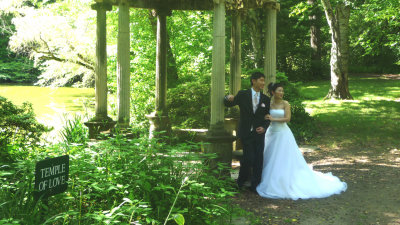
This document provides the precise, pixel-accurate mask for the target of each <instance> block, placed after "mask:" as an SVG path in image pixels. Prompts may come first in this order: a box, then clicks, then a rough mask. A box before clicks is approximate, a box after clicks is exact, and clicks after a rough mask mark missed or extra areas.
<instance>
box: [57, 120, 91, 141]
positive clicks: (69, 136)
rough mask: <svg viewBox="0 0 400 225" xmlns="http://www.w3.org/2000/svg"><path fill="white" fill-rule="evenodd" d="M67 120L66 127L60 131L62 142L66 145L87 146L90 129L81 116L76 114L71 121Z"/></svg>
mask: <svg viewBox="0 0 400 225" xmlns="http://www.w3.org/2000/svg"><path fill="white" fill-rule="evenodd" d="M64 118H65V125H64V126H63V128H62V129H61V131H60V135H61V138H62V140H63V141H64V142H65V143H66V144H72V143H79V144H85V143H86V141H87V138H88V132H89V131H88V128H87V127H86V126H85V124H84V123H83V119H82V117H81V116H80V115H77V114H75V115H74V116H73V117H72V118H71V119H68V118H67V116H64Z"/></svg>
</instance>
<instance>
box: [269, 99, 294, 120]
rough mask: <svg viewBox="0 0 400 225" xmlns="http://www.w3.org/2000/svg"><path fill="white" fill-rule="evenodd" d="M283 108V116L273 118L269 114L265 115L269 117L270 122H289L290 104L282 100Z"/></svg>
mask: <svg viewBox="0 0 400 225" xmlns="http://www.w3.org/2000/svg"><path fill="white" fill-rule="evenodd" d="M284 107H285V108H284V109H285V116H284V117H283V118H273V117H272V116H271V115H267V116H266V119H269V120H270V121H271V122H290V118H291V116H292V115H291V112H290V104H289V102H287V101H284Z"/></svg>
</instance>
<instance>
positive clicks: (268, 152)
mask: <svg viewBox="0 0 400 225" xmlns="http://www.w3.org/2000/svg"><path fill="white" fill-rule="evenodd" d="M268 90H269V92H270V94H271V95H272V96H273V97H272V100H271V107H270V114H269V115H266V117H265V118H266V119H268V120H270V121H271V124H270V126H269V128H268V130H267V132H266V134H265V146H264V162H263V171H262V178H261V183H260V184H259V185H258V186H257V189H256V190H257V192H258V194H259V195H260V196H262V197H265V198H287V199H293V200H297V199H299V198H301V199H308V198H324V197H328V196H330V195H333V194H339V193H340V192H342V191H345V190H346V189H347V184H346V183H345V182H341V181H340V180H339V178H337V177H335V176H333V175H332V173H325V174H324V173H321V172H318V171H314V170H312V168H310V167H309V166H308V165H307V163H306V161H305V160H304V157H303V155H302V153H301V152H300V150H299V148H298V146H297V144H296V141H295V139H294V136H293V134H292V131H291V130H290V128H289V127H288V126H287V124H286V123H287V122H289V121H290V116H291V115H290V105H289V103H288V102H287V101H285V100H283V94H284V92H283V86H282V85H281V84H278V83H276V84H273V83H271V84H269V85H268Z"/></svg>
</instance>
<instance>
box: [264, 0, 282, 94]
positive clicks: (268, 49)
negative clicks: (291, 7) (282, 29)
mask: <svg viewBox="0 0 400 225" xmlns="http://www.w3.org/2000/svg"><path fill="white" fill-rule="evenodd" d="M265 10H266V15H267V18H266V32H265V49H264V75H265V88H264V90H265V93H267V92H266V90H267V86H268V84H269V83H270V82H275V81H276V14H277V11H278V10H279V3H276V2H269V3H266V5H265Z"/></svg>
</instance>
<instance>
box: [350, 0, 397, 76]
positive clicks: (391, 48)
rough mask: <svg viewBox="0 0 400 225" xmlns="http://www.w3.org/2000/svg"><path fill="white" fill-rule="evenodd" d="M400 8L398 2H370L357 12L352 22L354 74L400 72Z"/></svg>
mask: <svg viewBox="0 0 400 225" xmlns="http://www.w3.org/2000/svg"><path fill="white" fill-rule="evenodd" d="M399 8H400V2H399V1H397V0H388V1H385V2H382V1H376V0H367V1H363V4H359V5H357V6H356V9H355V10H353V13H352V16H351V18H350V26H351V29H350V31H351V34H350V42H351V43H350V44H351V46H352V47H353V51H351V52H350V53H351V54H352V55H353V57H350V59H351V62H352V64H353V66H351V67H350V69H351V70H352V71H354V72H376V73H381V72H383V73H391V72H398V71H400V46H399V43H400V36H399V30H398V28H399V26H400V21H399V19H398V18H399V17H400V12H399V10H398V9H399ZM363 67H364V68H363Z"/></svg>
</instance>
